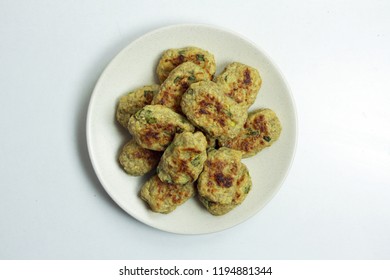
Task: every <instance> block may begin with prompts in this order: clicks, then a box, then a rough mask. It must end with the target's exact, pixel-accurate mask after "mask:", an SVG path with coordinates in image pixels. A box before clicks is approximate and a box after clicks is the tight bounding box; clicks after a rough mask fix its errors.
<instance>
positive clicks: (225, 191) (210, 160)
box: [198, 148, 241, 204]
mask: <svg viewBox="0 0 390 280" xmlns="http://www.w3.org/2000/svg"><path fill="white" fill-rule="evenodd" d="M240 166H241V152H239V151H236V150H232V149H229V148H221V149H218V150H210V151H209V152H208V156H207V160H206V162H205V164H204V167H203V172H202V173H201V174H200V176H199V178H198V191H199V195H200V196H201V197H203V198H205V199H207V200H208V201H213V202H218V203H223V204H228V203H231V202H232V199H233V197H234V193H235V191H236V190H235V185H236V183H237V177H238V174H239V171H240Z"/></svg>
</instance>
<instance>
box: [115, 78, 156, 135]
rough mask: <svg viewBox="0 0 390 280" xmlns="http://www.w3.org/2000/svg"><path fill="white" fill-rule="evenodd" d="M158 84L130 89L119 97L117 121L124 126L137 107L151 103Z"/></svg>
mask: <svg viewBox="0 0 390 280" xmlns="http://www.w3.org/2000/svg"><path fill="white" fill-rule="evenodd" d="M158 89H159V85H148V86H143V87H141V88H138V89H136V90H134V91H130V92H129V93H127V94H126V95H124V96H122V97H121V98H120V99H119V102H118V107H117V110H116V119H117V121H118V122H119V123H120V124H121V125H122V126H123V127H125V128H127V123H128V122H129V119H130V117H131V116H132V115H134V114H135V113H136V112H137V111H138V110H139V109H141V108H142V107H144V106H145V105H148V104H150V103H152V100H153V97H154V95H155V94H156V93H157V92H158Z"/></svg>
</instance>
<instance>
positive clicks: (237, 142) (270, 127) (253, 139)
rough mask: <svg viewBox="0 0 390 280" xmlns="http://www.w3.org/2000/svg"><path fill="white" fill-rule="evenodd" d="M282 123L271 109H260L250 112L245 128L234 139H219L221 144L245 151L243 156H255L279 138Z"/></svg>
mask: <svg viewBox="0 0 390 280" xmlns="http://www.w3.org/2000/svg"><path fill="white" fill-rule="evenodd" d="M281 131H282V126H281V123H280V121H279V119H278V117H277V115H276V114H275V112H274V111H272V110H271V109H258V110H255V111H253V112H250V113H249V114H248V119H247V121H246V122H245V125H244V128H243V129H242V130H241V132H240V134H239V135H238V136H237V137H235V138H233V139H219V140H218V143H219V145H220V146H223V147H228V148H231V149H235V150H239V151H242V152H243V157H244V158H245V157H250V156H254V155H255V154H257V153H258V152H260V151H261V150H262V149H264V148H266V147H269V146H271V145H272V144H273V143H274V142H275V141H276V140H278V138H279V136H280V133H281Z"/></svg>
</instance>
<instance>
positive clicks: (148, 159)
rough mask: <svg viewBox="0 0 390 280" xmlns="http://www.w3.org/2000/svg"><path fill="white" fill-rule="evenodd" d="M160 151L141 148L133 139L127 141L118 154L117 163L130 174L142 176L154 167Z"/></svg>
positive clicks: (159, 156)
mask: <svg viewBox="0 0 390 280" xmlns="http://www.w3.org/2000/svg"><path fill="white" fill-rule="evenodd" d="M160 158H161V152H156V151H152V150H148V149H145V148H142V147H141V146H140V145H138V144H137V142H136V141H135V140H134V139H131V140H130V141H129V142H127V143H126V144H125V145H124V146H123V148H122V151H121V153H120V155H119V163H120V164H121V166H122V167H123V169H124V170H125V171H126V173H128V174H130V175H132V176H142V175H144V174H146V173H148V172H149V171H151V170H152V169H153V168H155V167H156V166H157V164H158V162H159V160H160Z"/></svg>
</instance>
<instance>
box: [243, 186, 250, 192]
mask: <svg viewBox="0 0 390 280" xmlns="http://www.w3.org/2000/svg"><path fill="white" fill-rule="evenodd" d="M250 190H251V185H248V186H246V187H245V189H244V193H246V194H247V193H249V191H250Z"/></svg>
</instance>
